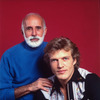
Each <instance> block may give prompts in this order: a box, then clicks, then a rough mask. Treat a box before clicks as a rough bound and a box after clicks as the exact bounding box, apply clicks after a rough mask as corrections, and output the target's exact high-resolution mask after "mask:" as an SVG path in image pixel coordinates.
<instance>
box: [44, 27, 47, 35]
mask: <svg viewBox="0 0 100 100" xmlns="http://www.w3.org/2000/svg"><path fill="white" fill-rule="evenodd" d="M46 33H47V27H46V28H45V30H44V35H46Z"/></svg>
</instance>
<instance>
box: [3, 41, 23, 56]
mask: <svg viewBox="0 0 100 100" xmlns="http://www.w3.org/2000/svg"><path fill="white" fill-rule="evenodd" d="M22 44H23V42H21V43H19V44H16V45H14V46H12V47H10V48H9V49H7V50H6V51H5V52H4V54H3V55H9V54H12V53H15V52H16V51H17V50H19V49H21V48H22V47H23V46H22Z"/></svg>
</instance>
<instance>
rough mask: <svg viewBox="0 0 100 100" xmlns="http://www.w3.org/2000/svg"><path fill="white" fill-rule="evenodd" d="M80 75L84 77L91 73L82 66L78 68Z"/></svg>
mask: <svg viewBox="0 0 100 100" xmlns="http://www.w3.org/2000/svg"><path fill="white" fill-rule="evenodd" d="M78 71H79V73H80V75H81V76H82V77H83V78H84V79H85V78H86V76H87V75H88V74H91V72H89V71H88V70H86V69H84V68H78Z"/></svg>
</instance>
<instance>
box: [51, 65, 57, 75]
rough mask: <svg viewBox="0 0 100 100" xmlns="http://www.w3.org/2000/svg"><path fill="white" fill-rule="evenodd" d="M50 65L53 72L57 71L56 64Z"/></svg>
mask: <svg viewBox="0 0 100 100" xmlns="http://www.w3.org/2000/svg"><path fill="white" fill-rule="evenodd" d="M50 66H51V70H52V72H53V73H55V71H56V68H57V67H56V64H50Z"/></svg>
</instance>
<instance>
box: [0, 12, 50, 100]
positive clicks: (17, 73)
mask: <svg viewBox="0 0 100 100" xmlns="http://www.w3.org/2000/svg"><path fill="white" fill-rule="evenodd" d="M46 32H47V28H46V24H45V21H44V19H43V18H42V17H41V16H40V15H39V14H36V13H30V14H28V15H26V16H25V18H24V19H23V21H22V33H23V36H24V39H25V41H24V42H22V43H20V44H17V45H15V46H14V47H12V48H10V49H8V50H7V51H6V52H5V53H4V54H3V56H2V58H1V61H0V100H14V99H17V100H33V99H34V95H33V93H34V92H35V91H37V90H39V89H43V90H45V91H47V89H46V88H45V86H46V87H51V86H52V85H51V83H50V81H49V80H48V79H45V78H40V77H43V72H42V71H43V70H42V69H43V67H44V66H43V65H42V64H43V63H42V57H43V54H44V53H43V50H44V47H45V46H46V44H47V43H46V42H43V40H44V37H45V35H46Z"/></svg>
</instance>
